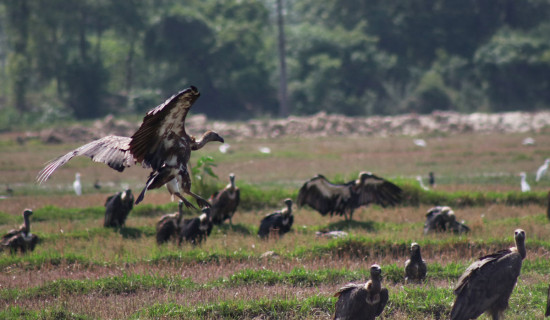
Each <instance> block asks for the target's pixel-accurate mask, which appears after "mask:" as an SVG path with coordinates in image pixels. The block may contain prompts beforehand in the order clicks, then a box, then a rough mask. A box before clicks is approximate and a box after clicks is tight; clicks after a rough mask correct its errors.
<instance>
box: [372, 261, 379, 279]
mask: <svg viewBox="0 0 550 320" xmlns="http://www.w3.org/2000/svg"><path fill="white" fill-rule="evenodd" d="M381 275H382V269H381V268H380V266H379V265H377V264H373V265H372V266H371V267H370V276H371V279H380V276H381Z"/></svg>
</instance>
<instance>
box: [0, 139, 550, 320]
mask: <svg viewBox="0 0 550 320" xmlns="http://www.w3.org/2000/svg"><path fill="white" fill-rule="evenodd" d="M526 136H527V134H499V135H496V134H495V135H474V134H471V135H459V136H435V137H431V136H430V137H425V139H426V141H427V143H428V146H427V147H426V148H421V147H417V146H415V145H414V144H413V143H412V138H409V137H391V138H389V137H388V138H380V137H365V138H345V137H334V138H325V139H301V138H295V139H289V138H285V139H281V140H251V141H228V142H229V143H230V144H231V149H230V150H231V152H230V153H228V154H221V153H220V152H218V150H217V146H215V145H213V144H212V145H209V146H207V147H206V148H204V149H203V150H201V151H199V152H197V154H196V155H194V157H193V159H192V163H195V161H196V159H197V157H198V156H202V155H211V156H213V157H214V159H215V162H216V164H217V167H216V168H214V170H215V172H216V173H217V174H218V176H219V177H220V178H219V180H215V179H212V178H207V180H206V184H207V188H206V189H205V190H213V189H215V187H221V186H223V185H225V184H226V183H227V176H228V174H229V173H230V172H234V173H235V174H236V177H237V185H238V186H242V188H243V194H242V197H243V205H242V207H241V210H238V212H237V214H236V216H235V217H234V219H233V222H234V225H233V226H232V227H231V226H228V225H222V226H220V227H215V228H214V230H213V232H212V235H211V236H210V237H209V238H208V240H207V242H206V243H204V244H203V245H202V246H200V247H196V248H194V247H192V246H190V245H183V246H182V247H178V246H176V245H175V244H172V243H170V244H167V245H165V246H161V247H159V246H157V245H156V243H155V240H154V233H155V231H154V225H155V222H156V220H157V219H158V217H159V216H160V215H162V214H163V213H166V212H173V211H175V210H176V207H177V205H176V202H171V200H170V196H169V194H168V192H167V191H166V190H165V189H161V190H153V191H151V192H148V193H147V196H146V198H145V201H144V203H143V204H140V205H138V206H136V207H135V208H134V210H133V211H132V213H131V214H130V216H129V218H128V220H127V223H126V227H125V228H122V229H120V230H112V229H105V228H103V227H102V225H103V214H104V208H103V204H104V201H105V198H106V197H107V196H109V195H110V194H111V193H114V192H117V191H120V190H121V189H122V188H123V187H125V186H129V187H130V188H132V190H133V191H134V193H138V192H139V190H140V189H141V187H143V185H144V182H145V180H146V178H147V175H148V171H146V170H144V169H141V168H130V169H129V170H127V171H125V172H123V173H117V172H115V171H113V170H111V169H109V168H108V167H107V166H105V165H102V164H96V163H93V162H91V161H90V160H89V159H87V158H82V159H80V158H75V159H73V160H71V161H70V162H69V163H68V164H67V165H65V166H64V167H62V168H60V169H59V170H58V171H57V172H56V173H55V174H54V175H53V176H52V178H51V179H50V180H49V181H48V182H46V183H45V184H43V185H37V184H36V183H35V177H36V174H37V173H38V171H39V170H40V169H41V168H42V167H43V165H44V163H45V162H47V161H48V160H50V159H52V158H55V157H57V156H59V155H62V154H64V153H66V152H67V151H69V150H71V149H72V148H74V147H76V145H42V144H40V143H39V142H37V141H30V142H28V143H27V144H26V145H24V146H21V145H18V144H17V143H16V142H15V140H14V139H13V137H14V135H13V134H4V135H0V154H1V158H0V174H1V176H2V182H3V183H5V184H9V186H10V187H11V188H13V189H14V195H13V196H11V197H6V198H3V199H1V200H0V232H5V231H7V230H9V229H11V228H13V227H15V226H17V225H19V224H20V223H21V221H22V218H21V212H22V210H23V209H24V208H27V207H29V208H32V209H33V210H34V212H35V214H34V215H33V217H32V220H33V224H32V228H33V233H36V234H37V235H38V236H39V237H40V238H41V242H40V243H39V245H38V247H37V249H36V250H35V251H34V252H32V253H30V254H27V255H24V256H22V255H14V256H12V255H10V254H9V253H7V252H3V253H0V270H1V271H0V303H1V305H2V309H1V311H0V318H2V319H21V318H25V319H128V318H130V319H143V318H146V319H147V318H150V319H164V318H185V319H220V318H227V319H331V317H332V316H333V314H334V304H335V302H336V298H334V297H333V294H334V293H335V292H336V291H337V290H338V289H339V288H340V287H341V286H343V285H344V284H346V283H348V282H350V281H365V279H367V277H368V269H369V267H370V265H371V264H373V263H378V264H380V265H381V267H382V272H383V275H384V280H383V283H384V285H385V286H386V287H387V288H388V290H389V292H390V302H389V304H388V306H387V307H386V309H385V311H384V313H383V314H382V318H384V319H446V318H448V314H449V312H450V308H451V305H452V303H453V301H454V295H453V294H452V287H453V286H454V284H455V282H456V280H457V279H458V277H459V276H460V274H461V273H462V272H463V271H464V270H465V268H466V267H467V266H468V265H469V264H470V263H471V262H472V261H473V260H474V259H476V258H477V257H478V256H480V255H482V254H484V253H488V252H492V251H495V250H500V249H503V248H507V247H509V246H511V245H512V244H513V231H514V229H516V228H523V229H524V230H525V231H526V234H527V258H526V260H525V261H524V264H523V269H522V274H521V276H520V278H519V280H518V285H517V286H516V289H515V290H514V292H513V294H512V297H511V299H510V308H509V309H508V310H507V311H506V313H505V317H506V319H543V318H544V317H543V314H544V310H545V307H546V294H547V289H548V284H549V282H550V259H549V254H550V240H549V238H550V237H549V236H550V225H549V224H548V219H547V217H546V194H547V192H548V190H549V189H550V175H548V176H546V177H544V178H543V179H542V181H540V182H539V183H535V181H534V173H535V171H536V169H537V168H538V167H539V166H540V165H541V164H542V163H543V162H544V159H545V158H547V157H550V149H548V148H546V146H547V145H550V135H548V134H534V135H531V136H533V137H534V138H535V139H536V142H537V143H536V145H535V146H523V145H521V141H522V140H523V138H525V137H526ZM261 146H268V147H270V148H271V150H272V153H271V154H269V155H266V154H261V153H260V152H259V151H258V148H259V147H261ZM77 171H78V172H80V173H81V174H82V179H83V184H84V195H83V196H81V197H77V196H75V195H74V194H73V192H72V189H71V185H72V181H73V180H74V174H75V173H76V172H77ZM360 171H372V172H374V173H376V174H377V175H379V176H382V177H385V178H388V179H390V180H392V181H394V182H396V183H397V184H399V185H400V186H403V187H404V188H405V189H406V190H407V191H408V192H409V193H411V194H413V193H414V194H415V195H416V196H415V197H416V198H415V199H416V200H414V201H413V200H411V198H409V200H408V201H406V202H405V203H404V204H403V205H401V206H398V207H395V208H385V209H383V208H380V207H376V206H374V207H369V208H361V209H360V210H358V211H356V213H355V214H354V219H355V221H353V222H351V223H346V222H344V221H343V219H341V218H338V217H334V218H329V217H322V216H320V215H319V214H318V213H316V212H314V211H312V210H311V209H309V208H296V207H295V214H294V216H295V222H294V226H293V228H292V231H291V232H290V233H289V234H287V235H286V236H284V237H283V238H281V239H279V240H277V241H276V240H269V241H261V240H260V239H259V238H258V237H257V236H256V232H257V230H258V226H259V221H260V220H261V218H262V217H263V215H265V214H266V213H269V212H271V211H273V210H274V209H278V208H282V207H283V203H282V200H283V199H284V198H285V197H286V196H295V195H296V192H297V190H298V188H299V187H300V186H301V184H302V183H303V182H304V181H305V180H307V179H308V178H310V177H312V176H314V175H315V174H317V173H323V174H324V175H325V176H327V177H329V178H330V179H332V180H335V181H347V180H351V179H354V178H355V177H356V175H357V173H358V172H360ZM429 171H433V172H435V174H436V179H437V188H436V190H435V191H428V192H424V191H421V190H420V189H419V188H418V187H417V183H416V181H415V177H416V176H417V175H422V176H423V177H424V178H425V181H426V177H427V174H428V172H429ZM521 171H525V172H527V173H528V181H529V183H530V184H531V187H532V190H533V191H532V192H530V193H529V194H521V193H520V192H519V176H518V174H519V172H521ZM96 180H99V182H100V183H101V184H102V188H101V189H100V190H96V189H94V188H93V183H94V182H95V181H96ZM205 192H207V191H205ZM2 193H4V186H0V194H2ZM203 195H204V196H208V194H203ZM472 199H473V200H472ZM480 199H481V200H480ZM482 200H483V201H482ZM440 201H450V202H452V203H451V204H453V205H454V209H455V213H456V215H457V217H458V218H459V219H464V220H465V221H466V224H467V225H468V226H470V227H471V228H472V232H471V233H470V234H468V235H465V236H454V235H450V234H445V235H428V236H424V235H423V234H422V229H423V224H424V219H425V212H426V210H427V209H428V208H430V207H431V206H432V205H434V204H439V205H446V204H449V203H440ZM514 203H515V204H523V205H521V206H520V205H511V204H514ZM192 214H195V213H192ZM319 230H344V231H346V232H348V233H349V234H350V237H349V238H346V239H339V240H329V239H323V238H316V237H315V232H316V231H319ZM413 241H416V242H418V243H419V244H420V245H421V246H422V254H423V257H424V259H425V260H426V261H427V263H428V265H429V266H428V278H427V280H426V282H425V283H423V284H421V285H416V284H405V283H404V281H403V276H404V270H403V269H404V268H403V265H404V262H405V260H406V259H408V253H407V252H408V251H407V248H408V247H409V245H410V243H411V242H413ZM267 251H273V252H274V254H273V255H271V256H268V257H262V254H263V253H265V252H267ZM483 317H485V316H482V318H483ZM484 319H485V318H484Z"/></svg>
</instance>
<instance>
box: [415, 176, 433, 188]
mask: <svg viewBox="0 0 550 320" xmlns="http://www.w3.org/2000/svg"><path fill="white" fill-rule="evenodd" d="M416 180H417V181H418V183H420V188H422V189H424V191H429V190H430V188H428V187H426V186H425V185H424V182H422V177H421V176H416Z"/></svg>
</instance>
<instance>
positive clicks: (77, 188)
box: [73, 172, 82, 196]
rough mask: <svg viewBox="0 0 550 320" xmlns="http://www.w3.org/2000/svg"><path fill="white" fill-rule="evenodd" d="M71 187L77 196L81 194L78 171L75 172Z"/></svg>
mask: <svg viewBox="0 0 550 320" xmlns="http://www.w3.org/2000/svg"><path fill="white" fill-rule="evenodd" d="M73 189H74V192H75V193H76V195H77V196H80V195H82V184H81V183H80V173H78V172H77V173H76V174H75V179H74V182H73Z"/></svg>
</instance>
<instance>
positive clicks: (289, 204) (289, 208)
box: [284, 198, 292, 214]
mask: <svg viewBox="0 0 550 320" xmlns="http://www.w3.org/2000/svg"><path fill="white" fill-rule="evenodd" d="M284 202H285V204H286V207H287V209H288V210H286V211H285V212H284V213H286V214H290V213H292V199H290V198H287V199H285V201H284Z"/></svg>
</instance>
